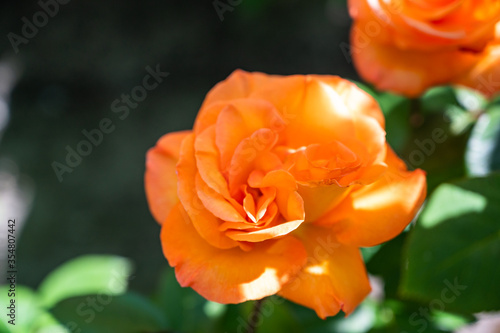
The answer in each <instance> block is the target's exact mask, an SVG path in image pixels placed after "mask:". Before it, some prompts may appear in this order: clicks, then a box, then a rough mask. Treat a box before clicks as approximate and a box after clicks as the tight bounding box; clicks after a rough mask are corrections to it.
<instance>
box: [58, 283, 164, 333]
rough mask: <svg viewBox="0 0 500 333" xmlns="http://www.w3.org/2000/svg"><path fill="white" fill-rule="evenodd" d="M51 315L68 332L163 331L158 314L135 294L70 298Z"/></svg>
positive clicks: (158, 311)
mask: <svg viewBox="0 0 500 333" xmlns="http://www.w3.org/2000/svg"><path fill="white" fill-rule="evenodd" d="M51 311H52V313H53V314H54V316H55V317H56V318H58V319H59V321H60V322H62V323H64V324H65V325H66V327H67V328H68V329H70V330H71V332H78V330H81V333H108V332H120V333H137V332H159V331H162V330H165V329H167V320H166V318H165V316H164V315H163V313H162V311H161V310H160V309H158V308H157V307H156V306H155V305H153V304H152V303H151V302H150V301H149V300H148V299H146V298H144V297H143V296H140V295H138V294H135V293H126V294H123V295H119V296H112V295H102V294H98V295H87V296H78V297H73V298H70V299H66V300H63V301H62V302H60V303H58V304H57V305H56V306H55V307H54V308H53V309H52V310H51Z"/></svg>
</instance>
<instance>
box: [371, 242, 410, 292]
mask: <svg viewBox="0 0 500 333" xmlns="http://www.w3.org/2000/svg"><path fill="white" fill-rule="evenodd" d="M406 236H407V233H402V234H401V235H399V236H398V237H396V238H394V239H392V240H390V241H389V242H387V243H385V244H383V245H381V248H380V250H379V251H378V252H377V253H375V255H374V256H373V257H372V258H371V259H370V261H368V264H367V265H366V268H367V269H368V272H370V274H373V275H376V276H380V277H381V278H382V279H383V280H384V292H385V295H386V297H388V298H389V297H396V294H397V289H398V286H399V280H400V275H401V274H400V272H401V268H402V260H401V256H402V251H403V250H402V249H403V244H404V241H405V239H406Z"/></svg>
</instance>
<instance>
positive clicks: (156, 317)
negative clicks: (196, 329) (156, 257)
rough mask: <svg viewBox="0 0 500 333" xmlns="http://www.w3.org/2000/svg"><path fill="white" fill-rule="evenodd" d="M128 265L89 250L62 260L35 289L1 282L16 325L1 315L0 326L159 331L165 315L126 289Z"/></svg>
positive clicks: (53, 331) (14, 332)
mask: <svg viewBox="0 0 500 333" xmlns="http://www.w3.org/2000/svg"><path fill="white" fill-rule="evenodd" d="M131 268H132V265H131V263H130V261H129V260H128V259H125V258H122V257H118V256H109V255H89V256H82V257H79V258H76V259H73V260H71V261H69V262H67V263H64V264H63V265H61V266H60V267H58V268H57V269H55V270H54V271H53V272H52V273H50V274H49V275H48V276H47V277H46V278H45V279H44V280H43V282H42V283H41V285H40V287H39V288H38V290H36V291H34V290H31V289H29V288H27V287H24V286H20V285H17V286H16V288H15V295H9V288H10V287H9V286H7V285H5V286H1V287H0V304H1V305H2V308H7V307H8V306H9V305H10V304H11V300H12V299H14V300H15V306H16V308H15V311H16V315H15V322H13V323H15V325H13V323H9V322H8V320H10V318H9V317H8V316H1V320H0V332H10V333H77V332H78V333H100V332H125V333H127V332H129V333H135V332H158V331H160V330H165V329H166V328H167V327H168V325H167V318H166V317H165V316H164V314H163V312H162V310H161V309H160V308H159V307H157V306H156V305H154V304H153V303H152V302H151V301H150V300H149V299H147V298H145V297H144V296H141V295H137V294H134V293H127V292H126V290H127V286H128V280H129V279H131V272H132V269H131Z"/></svg>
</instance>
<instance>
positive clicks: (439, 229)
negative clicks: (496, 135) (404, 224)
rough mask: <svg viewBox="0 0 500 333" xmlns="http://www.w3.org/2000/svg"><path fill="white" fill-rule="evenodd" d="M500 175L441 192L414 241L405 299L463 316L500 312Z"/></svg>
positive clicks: (448, 186)
mask: <svg viewBox="0 0 500 333" xmlns="http://www.w3.org/2000/svg"><path fill="white" fill-rule="evenodd" d="M498 202H500V174H491V175H489V176H487V177H484V178H472V179H465V180H462V181H458V182H454V183H449V184H443V185H441V186H439V187H438V188H437V189H436V191H435V193H434V194H433V195H432V196H431V197H430V199H429V202H428V204H427V207H426V208H425V210H424V212H423V213H422V215H421V216H420V218H419V220H418V222H417V224H416V226H415V229H414V230H413V231H412V233H411V235H410V238H409V240H408V244H407V245H408V249H407V257H406V260H407V263H406V264H407V269H405V270H404V273H403V280H402V284H401V292H402V294H403V295H404V296H407V297H411V298H414V299H419V300H423V301H426V302H430V303H431V304H434V306H435V307H436V309H437V310H455V311H460V312H463V313H474V312H480V311H490V310H500V298H499V297H498V295H500V285H499V284H498V281H500V266H499V265H498V262H499V260H500V228H499V226H498V216H500V206H499V205H498Z"/></svg>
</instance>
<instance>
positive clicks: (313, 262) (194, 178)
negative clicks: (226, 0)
mask: <svg viewBox="0 0 500 333" xmlns="http://www.w3.org/2000/svg"><path fill="white" fill-rule="evenodd" d="M145 184H146V194H147V198H148V202H149V206H150V208H151V211H152V213H153V215H154V217H155V218H156V220H157V221H158V222H159V223H160V224H161V225H162V231H161V243H162V245H163V251H164V254H165V256H166V258H167V259H168V262H169V263H170V265H171V266H174V267H175V272H176V276H177V280H178V281H179V283H180V284H181V285H182V286H184V287H187V286H189V287H192V288H193V289H194V290H196V291H197V292H198V293H199V294H201V295H202V296H203V297H205V298H207V299H209V300H211V301H215V302H219V303H240V302H244V301H247V300H255V299H260V298H263V297H265V296H269V295H273V294H276V293H278V294H279V295H281V296H283V297H285V298H287V299H289V300H291V301H294V302H297V303H300V304H303V305H305V306H307V307H310V308H313V309H314V310H316V312H317V313H318V315H319V316H321V317H322V318H324V317H326V316H332V315H335V314H336V313H337V312H338V311H339V310H341V309H342V310H343V311H344V312H345V313H350V312H352V311H353V310H354V308H355V307H356V306H357V305H358V304H359V303H360V302H361V301H362V300H363V298H364V297H365V296H366V295H367V294H368V293H369V291H370V285H369V283H368V279H367V274H366V271H365V267H364V264H363V260H362V258H361V256H360V251H359V247H361V246H373V245H376V244H379V243H382V242H385V241H387V240H389V239H391V238H393V237H395V236H396V235H397V234H398V233H400V232H401V231H402V230H403V229H404V228H405V226H406V225H407V224H408V223H409V222H410V221H411V220H412V218H413V217H414V215H415V214H416V212H417V210H418V209H419V207H420V205H421V204H422V202H423V200H424V197H425V191H426V182H425V175H424V172H423V171H421V170H415V171H413V172H409V171H407V170H406V166H405V165H404V163H403V162H402V161H401V160H400V159H399V158H398V157H397V156H396V155H395V154H394V152H393V151H392V150H391V149H390V148H389V147H388V146H387V143H386V141H385V131H384V118H383V115H382V113H381V111H380V109H379V107H378V105H377V103H376V102H375V100H374V99H372V98H371V97H370V96H369V95H367V94H366V93H364V92H363V91H362V90H360V89H359V88H357V87H356V86H355V85H354V84H352V83H350V82H348V81H346V80H343V79H341V78H338V77H335V76H315V75H310V76H301V75H296V76H288V77H285V76H268V75H265V74H261V73H246V72H243V71H240V70H238V71H236V72H234V73H233V74H232V75H231V76H230V77H229V78H228V79H226V80H225V81H223V82H221V83H219V84H218V85H216V86H215V88H213V89H212V90H211V91H210V92H209V94H208V95H207V97H206V99H205V101H204V103H203V105H202V107H201V110H200V111H199V114H198V116H197V118H196V122H195V125H194V129H193V130H192V131H185V132H176V133H170V134H167V135H165V136H164V137H162V138H161V139H160V140H159V141H158V143H157V145H156V146H155V147H154V148H152V149H151V150H150V151H149V152H148V154H147V165H146V175H145Z"/></svg>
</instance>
